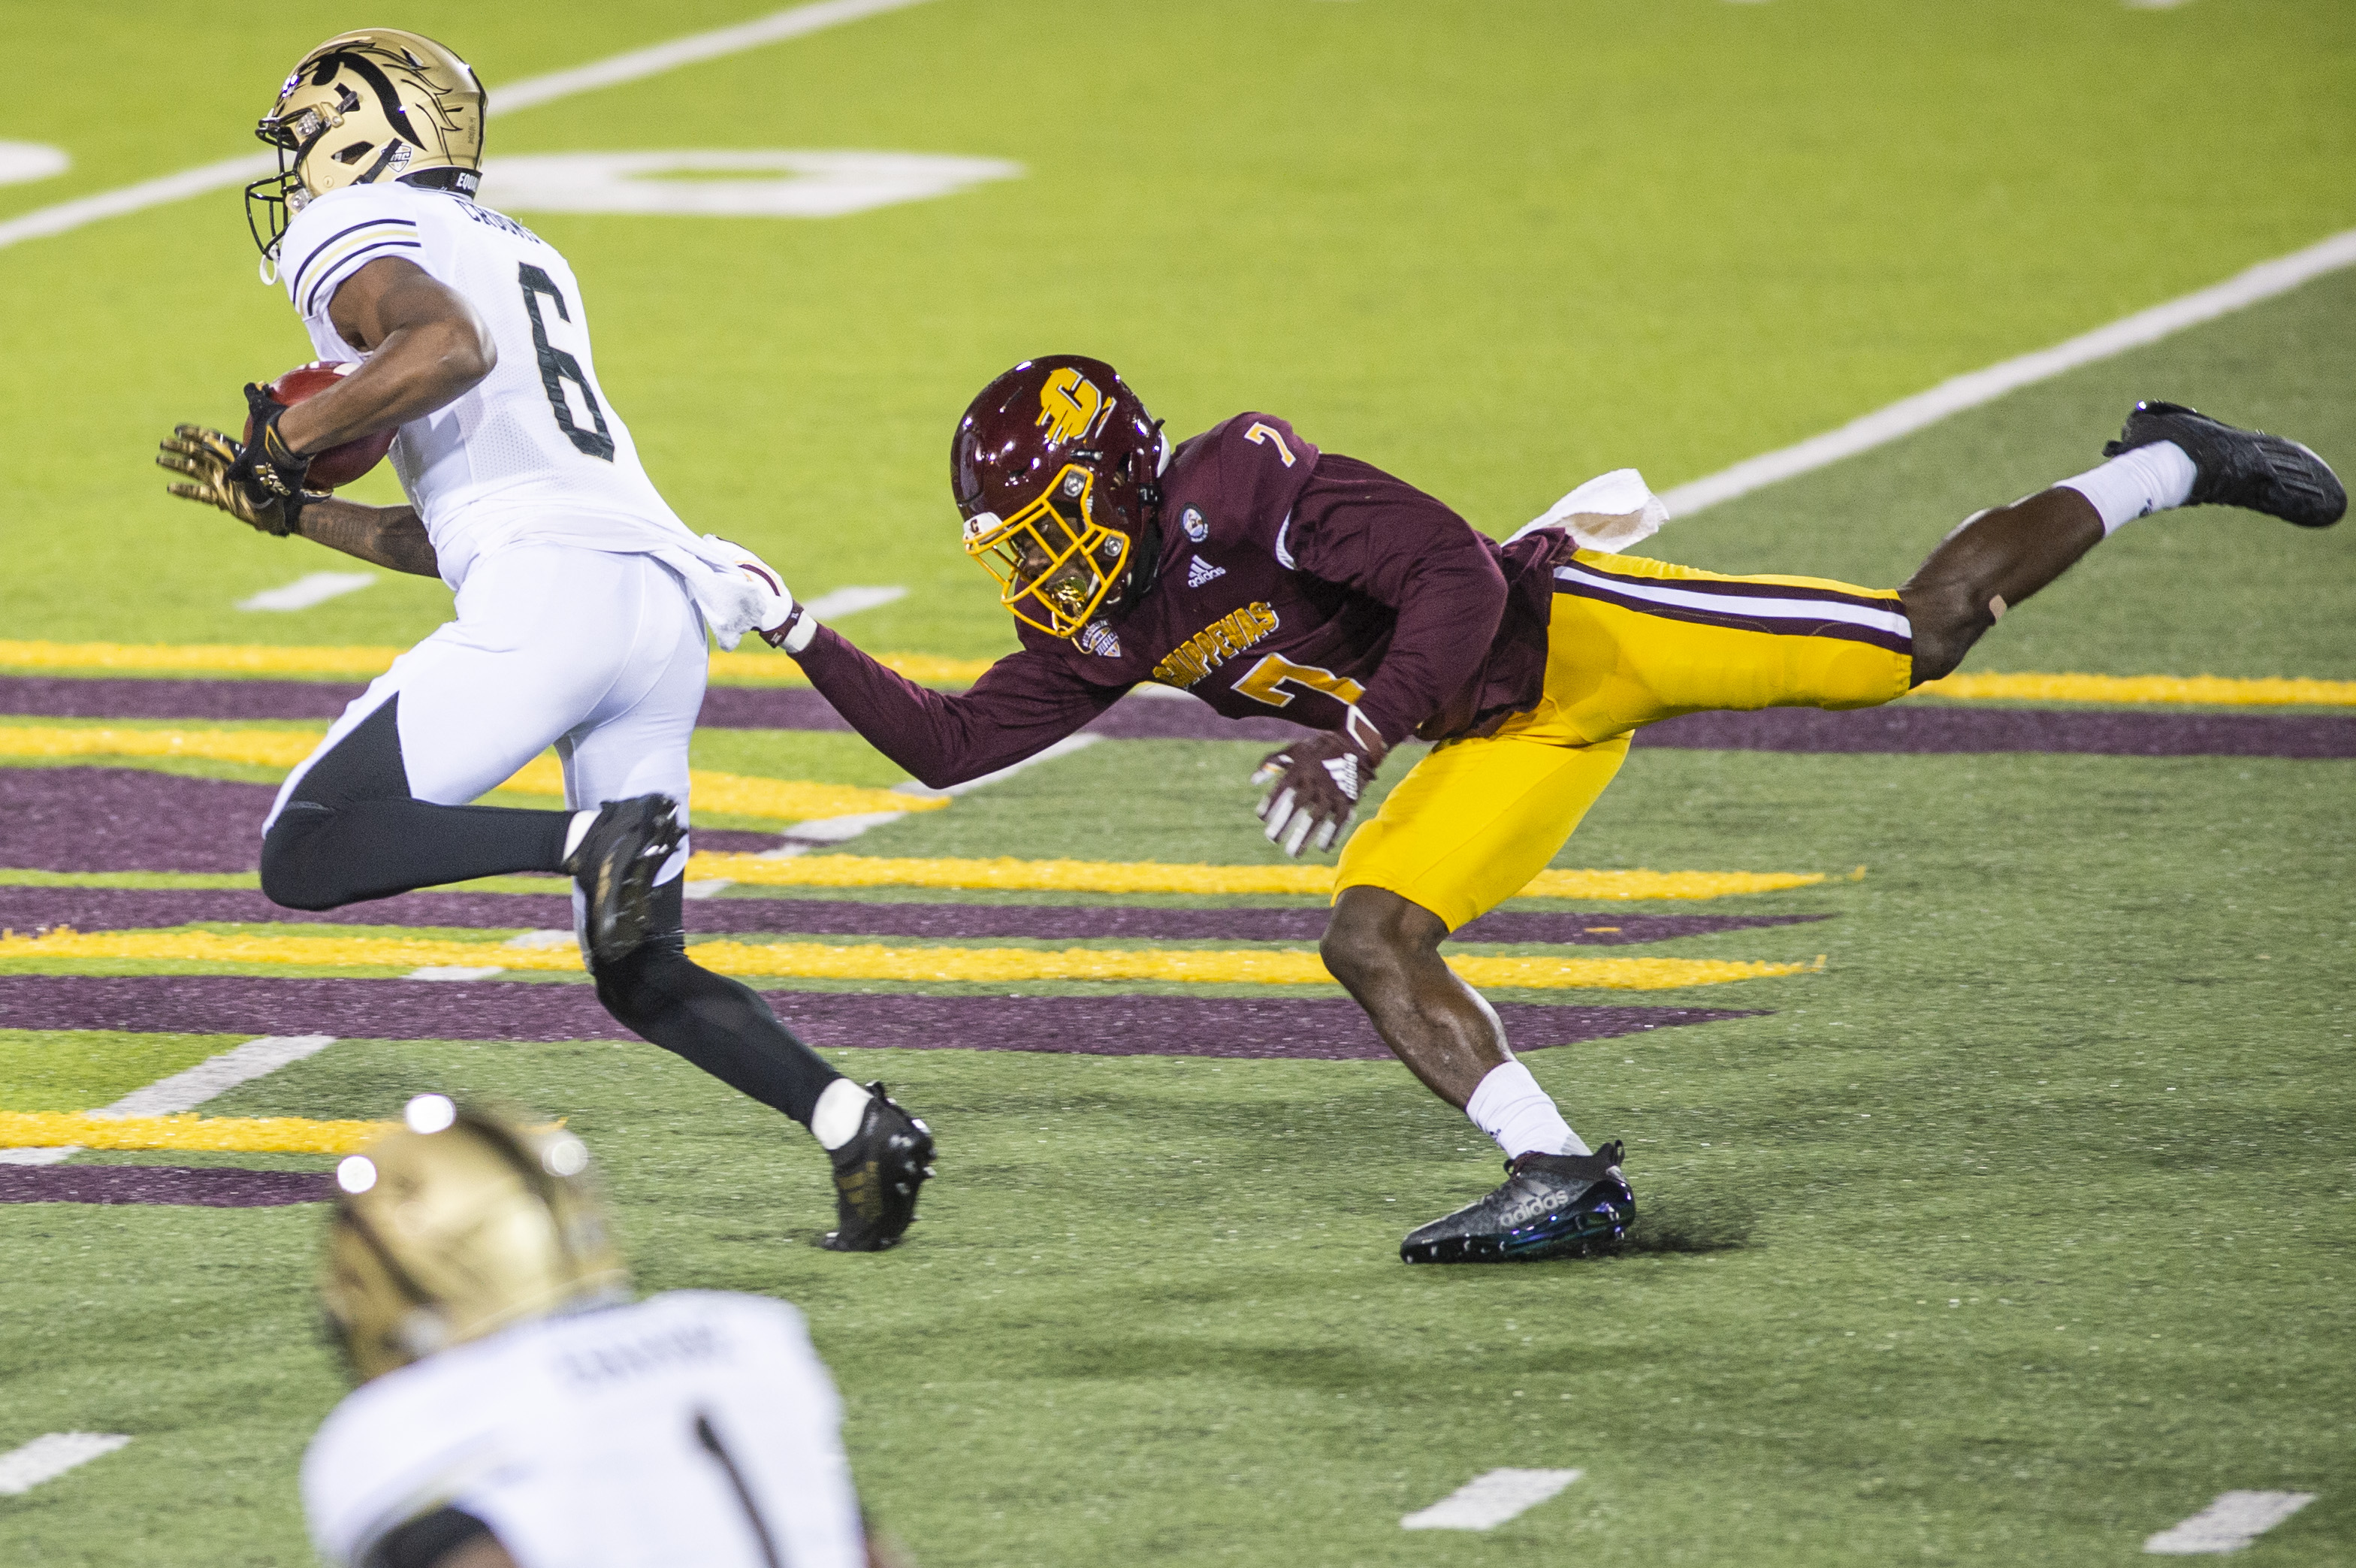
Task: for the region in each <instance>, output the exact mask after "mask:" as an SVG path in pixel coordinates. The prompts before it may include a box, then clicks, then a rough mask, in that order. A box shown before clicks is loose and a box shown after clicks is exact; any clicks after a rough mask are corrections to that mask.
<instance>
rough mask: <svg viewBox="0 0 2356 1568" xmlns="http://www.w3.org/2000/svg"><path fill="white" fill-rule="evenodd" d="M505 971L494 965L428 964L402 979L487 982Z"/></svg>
mask: <svg viewBox="0 0 2356 1568" xmlns="http://www.w3.org/2000/svg"><path fill="white" fill-rule="evenodd" d="M506 972H507V971H506V970H504V969H501V968H500V967H499V966H498V964H495V963H429V964H427V965H426V966H425V967H424V968H423V969H412V970H411V971H410V972H409V973H408V974H407V976H405V977H404V978H407V979H410V980H488V979H490V978H491V976H493V975H495V974H505V973H506Z"/></svg>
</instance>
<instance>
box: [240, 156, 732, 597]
mask: <svg viewBox="0 0 2356 1568" xmlns="http://www.w3.org/2000/svg"><path fill="white" fill-rule="evenodd" d="M278 255H279V260H278V270H279V276H280V278H281V279H282V280H283V281H284V284H285V285H286V294H287V297H288V298H289V299H291V300H292V301H293V302H294V305H295V310H296V311H297V312H298V313H300V314H301V316H302V317H303V321H304V324H305V326H306V327H308V328H310V332H311V342H312V344H313V346H314V347H315V348H316V349H317V350H318V354H319V357H320V358H321V359H322V360H327V361H329V362H331V363H343V362H346V361H349V360H359V359H360V358H362V356H361V355H360V354H359V352H358V351H356V350H355V349H353V348H352V347H351V345H349V344H348V343H346V342H345V341H344V340H343V338H342V336H341V335H340V334H338V333H337V330H336V327H335V323H334V322H333V321H332V320H331V319H329V317H328V306H329V304H330V303H331V302H332V301H333V300H334V298H335V296H336V290H337V288H339V287H340V286H342V285H343V283H344V282H345V280H346V279H348V278H349V277H350V276H351V275H352V274H354V273H356V272H358V271H359V269H360V268H362V267H364V266H366V265H368V264H369V263H370V262H373V261H377V260H379V259H380V258H382V257H385V256H398V257H400V258H401V259H402V260H403V261H406V262H410V263H413V264H415V265H416V266H418V267H420V268H422V269H423V271H425V272H426V273H427V274H430V275H431V276H432V277H434V279H435V280H436V281H437V282H439V283H441V284H443V285H444V286H446V287H448V288H449V289H450V290H451V291H452V292H453V293H455V294H456V295H459V296H460V297H462V298H463V299H465V300H466V303H467V304H468V305H471V306H474V308H475V310H476V312H477V314H478V315H480V316H481V317H482V319H483V321H484V323H485V324H486V325H487V327H488V328H489V329H490V335H491V338H492V341H493V343H494V344H495V345H496V347H497V348H498V365H497V367H496V368H494V369H493V370H492V371H491V373H490V374H489V375H488V376H487V377H485V378H484V379H483V381H481V383H480V384H478V385H477V386H476V387H475V388H474V389H473V390H472V391H470V392H467V393H466V395H465V396H464V397H461V398H459V399H457V400H456V401H455V402H454V403H449V404H448V405H446V406H444V407H443V408H440V409H437V410H435V411H434V413H429V414H427V415H425V416H424V417H423V418H421V419H414V420H412V421H411V422H410V423H408V424H404V425H402V427H401V431H400V434H399V435H397V436H396V438H395V439H394V441H393V446H392V464H393V470H394V472H395V473H397V474H398V475H399V476H400V477H401V487H402V489H403V490H405V491H407V492H408V495H409V501H410V504H411V505H412V507H414V508H415V509H416V510H417V514H418V516H419V517H420V518H421V519H422V520H423V522H424V524H425V532H426V536H427V537H428V538H429V539H430V540H431V541H432V542H433V544H434V556H435V557H436V559H437V560H438V561H439V562H440V564H441V571H442V577H443V580H444V581H445V582H447V583H448V584H449V585H451V586H452V587H454V588H455V587H456V586H457V585H459V584H460V583H461V582H462V581H463V580H464V579H465V577H466V569H467V567H468V566H469V565H471V564H473V562H474V560H475V558H476V557H477V556H478V555H480V554H481V553H484V552H485V551H486V550H488V549H492V548H495V547H497V546H498V545H501V544H506V543H510V542H521V541H524V540H531V541H536V542H554V543H567V544H578V545H582V546H584V547H586V548H589V549H594V550H609V551H619V552H625V553H636V552H647V551H656V550H660V549H662V548H664V547H667V546H680V545H690V544H691V542H692V541H693V539H694V536H693V535H692V534H691V532H689V531H688V529H687V527H686V525H685V524H683V523H681V522H680V520H679V518H678V516H677V515H676V514H675V513H673V512H672V510H670V508H669V506H667V505H665V504H664V502H663V499H662V497H661V496H660V495H659V494H658V493H657V492H656V490H655V487H654V484H653V482H652V481H651V480H649V479H648V478H647V474H646V470H645V469H644V468H643V467H639V464H638V453H637V446H635V445H633V444H632V442H631V440H630V432H629V427H628V426H627V425H626V424H623V423H622V416H621V415H620V414H619V413H616V412H615V410H614V406H613V404H612V403H610V402H609V401H608V400H607V399H606V397H605V389H604V388H602V387H600V386H599V385H598V384H597V369H596V362H595V360H594V358H593V357H592V356H591V354H590V350H589V318H588V310H587V307H586V306H584V303H583V301H582V298H581V288H580V285H579V284H577V283H576V282H574V281H573V269H572V268H571V267H569V266H567V265H566V264H565V262H564V258H563V257H562V256H561V255H559V254H557V252H556V250H555V248H554V247H553V246H552V245H550V244H548V243H547V242H544V241H542V240H541V239H540V238H539V237H538V236H537V235H535V234H533V233H532V232H531V231H530V230H529V229H526V228H525V227H524V226H523V225H522V224H520V223H518V222H516V221H515V220H513V219H510V218H508V217H506V216H504V215H502V214H500V213H498V212H494V211H492V210H490V209H488V208H486V207H479V206H477V205H476V204H475V203H474V202H472V201H469V200H467V199H466V198H465V197H462V196H458V195H455V194H454V193H452V192H449V191H442V190H429V189H421V188H416V187H413V186H407V185H402V184H399V183H397V182H396V183H391V184H382V185H354V186H347V187H345V188H342V189H340V190H332V191H329V192H328V193H327V195H325V196H322V197H319V198H317V199H314V200H313V201H311V202H310V203H309V204H308V205H306V206H305V208H304V209H303V210H302V211H301V212H299V213H297V214H296V215H295V219H294V221H293V222H291V223H290V224H288V225H287V229H286V234H285V238H284V241H283V242H282V243H281V244H280V247H279V252H278Z"/></svg>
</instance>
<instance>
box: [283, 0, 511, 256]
mask: <svg viewBox="0 0 2356 1568" xmlns="http://www.w3.org/2000/svg"><path fill="white" fill-rule="evenodd" d="M484 103H485V98H484V94H483V84H482V83H481V82H479V81H476V80H475V68H474V67H472V66H470V65H468V64H467V63H466V61H465V60H463V59H459V58H458V57H457V55H455V53H453V52H452V51H451V50H449V49H448V48H444V47H443V46H442V45H440V44H437V43H435V42H434V40H433V39H432V38H426V37H425V36H424V35H423V34H421V33H404V32H402V31H400V30H399V29H397V28H393V27H368V28H363V29H362V30H361V31H359V32H357V33H345V34H342V35H340V36H338V37H336V38H329V39H328V40H327V42H326V43H324V44H321V45H320V46H319V47H318V48H315V49H313V50H312V51H311V52H310V53H309V54H306V55H305V56H304V57H303V59H302V63H301V64H299V65H297V66H296V67H295V69H294V70H292V71H290V72H289V73H287V77H286V84H285V85H284V86H283V87H281V88H280V89H279V90H278V102H277V103H276V104H275V105H274V106H273V108H272V109H271V111H270V113H267V114H265V115H263V116H262V123H261V124H259V125H257V126H255V127H254V132H253V134H255V135H256V136H258V137H260V138H261V139H262V141H264V142H267V143H268V144H269V145H271V146H272V147H273V148H275V149H276V150H277V153H278V172H277V173H276V174H274V175H271V176H268V177H264V178H262V179H258V180H255V181H254V182H253V183H252V185H249V186H247V187H246V188H245V220H246V225H247V227H249V228H251V229H252V231H253V242H254V243H255V244H257V245H259V246H261V247H262V255H263V256H264V257H265V258H268V259H273V260H274V259H275V258H276V256H277V254H278V242H279V241H280V239H282V238H283V237H284V235H285V232H286V224H287V220H289V219H291V218H293V217H294V215H295V213H297V212H300V211H302V210H303V207H304V204H305V202H308V201H310V200H312V199H314V198H316V197H321V196H325V195H327V192H329V191H331V190H340V189H342V188H344V187H345V186H348V185H371V184H374V183H375V182H376V181H378V180H385V179H400V178H402V177H406V176H414V175H417V174H420V173H422V172H423V171H426V170H431V169H446V170H448V171H449V172H448V173H447V174H446V175H443V176H441V177H438V178H436V179H434V180H432V181H430V182H429V181H412V183H419V184H423V183H432V184H436V185H441V186H444V187H446V188H449V189H452V190H455V191H456V192H458V194H459V195H461V196H472V195H474V194H475V187H476V185H477V182H478V181H479V180H480V179H481V177H482V175H481V169H482V166H483V109H484ZM265 231H267V232H266V233H265Z"/></svg>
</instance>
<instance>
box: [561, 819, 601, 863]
mask: <svg viewBox="0 0 2356 1568" xmlns="http://www.w3.org/2000/svg"><path fill="white" fill-rule="evenodd" d="M596 820H597V813H596V812H594V811H575V812H573V821H572V822H571V823H570V824H569V825H568V826H567V827H566V828H565V830H564V858H565V859H567V860H571V859H572V858H573V851H574V850H576V849H579V848H580V847H581V841H582V840H583V839H585V838H587V837H588V836H589V824H590V823H592V822H595V821H596Z"/></svg>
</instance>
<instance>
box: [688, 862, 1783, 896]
mask: <svg viewBox="0 0 2356 1568" xmlns="http://www.w3.org/2000/svg"><path fill="white" fill-rule="evenodd" d="M687 874H688V875H690V876H693V877H699V878H700V877H716V878H722V879H724V880H727V881H730V882H742V883H744V884H746V885H748V886H764V887H972V888H983V887H986V888H1002V889H1008V890H1028V891H1039V892H1055V893H1204V894H1251V893H1297V894H1307V895H1312V896H1316V897H1323V896H1324V895H1326V894H1330V893H1332V892H1333V867H1331V866H1326V865H1179V864H1173V863H1169V862H1162V861H1107V860H1014V859H1011V858H1003V859H997V860H892V859H885V858H882V857H879V856H871V855H858V854H806V855H796V856H792V857H790V858H787V859H779V860H771V859H767V858H766V857H764V856H761V855H753V854H698V855H696V856H695V857H694V858H693V859H692V860H691V861H690V862H689V863H688V867H687ZM1824 879H1825V877H1824V874H1823V873H1822V872H1816V871H1798V872H1761V871H1541V872H1539V873H1538V875H1537V878H1536V879H1535V880H1533V881H1532V882H1531V883H1530V885H1529V886H1526V887H1525V888H1523V889H1522V893H1521V896H1522V897H1529V898H1601V899H1608V900H1624V899H1633V898H1719V897H1725V896H1726V895H1728V894H1730V893H1769V892H1774V891H1776V890H1778V889H1782V888H1786V887H1807V886H1814V885H1815V884H1816V883H1819V882H1822V881H1823V880H1824Z"/></svg>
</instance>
